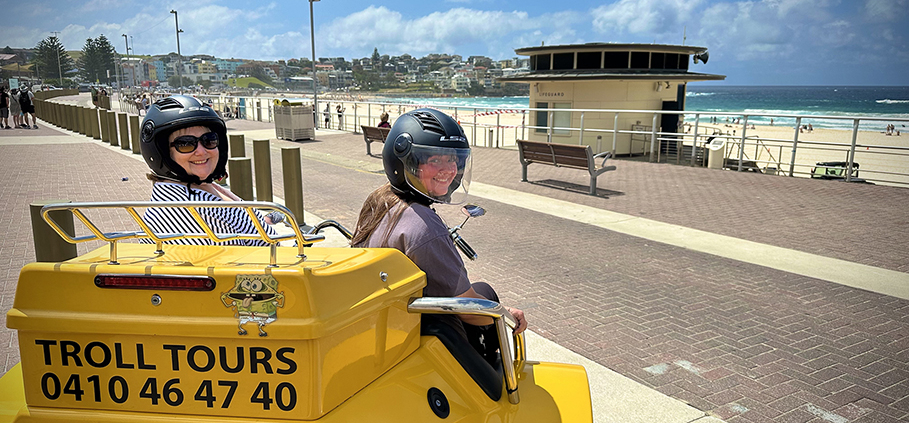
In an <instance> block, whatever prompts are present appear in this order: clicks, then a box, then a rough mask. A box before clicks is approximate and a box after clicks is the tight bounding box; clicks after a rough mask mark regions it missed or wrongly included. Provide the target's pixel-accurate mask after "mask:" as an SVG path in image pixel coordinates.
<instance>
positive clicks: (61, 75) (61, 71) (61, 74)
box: [52, 31, 63, 88]
mask: <svg viewBox="0 0 909 423" xmlns="http://www.w3.org/2000/svg"><path fill="white" fill-rule="evenodd" d="M59 33H60V32H58V31H53V32H52V34H54V38H57V34H59ZM57 41H58V42H59V41H60V39H59V38H57ZM61 45H62V43H61ZM55 50H57V72H60V88H63V67H62V66H60V49H59V48H58V49H55Z"/></svg>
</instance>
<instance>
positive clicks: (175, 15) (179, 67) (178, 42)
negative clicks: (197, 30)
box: [170, 10, 183, 94]
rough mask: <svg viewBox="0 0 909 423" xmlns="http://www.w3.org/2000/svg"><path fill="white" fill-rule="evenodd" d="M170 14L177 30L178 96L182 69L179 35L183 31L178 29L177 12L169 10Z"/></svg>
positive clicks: (181, 91) (181, 80) (181, 88)
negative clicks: (172, 15)
mask: <svg viewBox="0 0 909 423" xmlns="http://www.w3.org/2000/svg"><path fill="white" fill-rule="evenodd" d="M170 13H173V14H174V25H175V26H176V28H177V65H178V66H177V79H178V80H179V81H180V82H179V83H178V85H180V94H183V71H182V69H181V68H182V67H183V56H182V55H180V33H181V32H183V30H182V29H180V20H179V19H177V11H176V10H171V11H170Z"/></svg>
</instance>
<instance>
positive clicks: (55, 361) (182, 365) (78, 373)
mask: <svg viewBox="0 0 909 423" xmlns="http://www.w3.org/2000/svg"><path fill="white" fill-rule="evenodd" d="M34 345H35V347H36V348H37V349H38V350H39V351H40V353H39V354H34V355H32V357H30V358H29V360H30V361H33V363H34V364H35V365H37V366H39V367H41V364H43V365H44V366H43V369H42V370H38V369H36V371H35V372H34V373H31V374H32V375H33V376H31V378H30V379H31V380H32V383H31V385H32V387H33V388H34V391H33V392H35V393H36V394H37V393H38V391H39V390H40V393H41V397H43V399H45V400H47V401H49V402H51V403H57V404H61V405H62V404H63V403H70V404H72V405H74V406H80V407H81V406H84V405H87V404H91V403H100V404H111V405H113V404H124V403H127V401H129V404H134V405H135V406H139V407H155V408H157V407H161V406H164V407H167V406H169V407H181V406H183V407H186V406H189V407H190V408H196V407H203V408H208V409H212V408H214V409H218V408H221V409H227V408H231V406H232V405H233V406H235V407H236V406H238V405H240V403H238V400H240V401H242V402H243V403H245V405H243V406H242V407H243V408H247V407H250V406H253V407H256V406H257V405H258V406H261V410H281V411H292V410H293V409H294V407H295V406H296V405H297V388H296V387H295V386H294V384H293V383H291V382H289V381H287V380H281V379H282V378H284V377H288V376H290V375H293V374H294V373H295V372H296V371H297V369H298V366H297V362H296V360H295V357H294V355H295V354H294V353H295V348H293V347H279V348H266V347H254V346H237V347H233V346H232V347H226V346H206V345H184V344H147V343H119V342H112V343H105V342H100V341H90V342H85V341H83V342H77V341H72V340H54V339H40V338H39V339H35V340H34ZM168 374H170V375H168ZM232 376H233V377H232ZM35 382H37V386H35ZM80 404H82V405H80ZM127 405H128V404H127ZM183 407H181V409H182V408H183Z"/></svg>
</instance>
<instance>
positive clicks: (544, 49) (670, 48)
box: [514, 43, 707, 56]
mask: <svg viewBox="0 0 909 423" xmlns="http://www.w3.org/2000/svg"><path fill="white" fill-rule="evenodd" d="M566 51H652V52H660V53H678V54H698V53H703V52H705V51H707V47H696V46H681V45H675V44H640V43H630V44H618V43H586V44H563V45H555V46H537V47H524V48H519V49H516V50H515V51H514V52H515V53H517V54H520V55H524V56H529V55H531V54H540V53H562V52H566Z"/></svg>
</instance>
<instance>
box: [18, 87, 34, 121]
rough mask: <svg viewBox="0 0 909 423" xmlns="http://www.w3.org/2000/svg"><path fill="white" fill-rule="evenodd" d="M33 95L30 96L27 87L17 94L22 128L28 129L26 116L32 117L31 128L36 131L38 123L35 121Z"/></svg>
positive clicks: (30, 93)
mask: <svg viewBox="0 0 909 423" xmlns="http://www.w3.org/2000/svg"><path fill="white" fill-rule="evenodd" d="M34 100H35V95H34V94H32V92H31V90H29V89H28V87H23V88H22V92H21V93H19V107H21V108H22V123H23V127H24V128H26V129H27V128H28V115H32V128H34V129H38V121H37V120H36V119H35V102H34Z"/></svg>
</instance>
